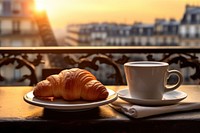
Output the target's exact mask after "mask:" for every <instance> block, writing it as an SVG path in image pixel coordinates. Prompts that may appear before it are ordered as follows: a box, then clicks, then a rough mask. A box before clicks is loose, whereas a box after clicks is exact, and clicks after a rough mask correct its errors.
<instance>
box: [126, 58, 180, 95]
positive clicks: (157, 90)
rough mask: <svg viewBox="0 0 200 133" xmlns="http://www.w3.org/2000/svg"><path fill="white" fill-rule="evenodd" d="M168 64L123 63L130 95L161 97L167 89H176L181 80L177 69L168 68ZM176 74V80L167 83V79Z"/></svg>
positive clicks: (146, 62) (151, 62) (149, 62)
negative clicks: (171, 83) (170, 83)
mask: <svg viewBox="0 0 200 133" xmlns="http://www.w3.org/2000/svg"><path fill="white" fill-rule="evenodd" d="M168 69H169V64H168V63H166V62H156V61H136V62H127V63H125V64H124V71H125V76H126V80H127V85H128V88H129V92H130V95H131V97H133V98H137V99H162V97H163V94H164V93H165V92H167V91H172V90H175V89H177V88H178V87H179V86H180V85H181V84H182V82H183V76H182V74H181V72H180V71H178V70H168ZM172 75H176V76H177V77H178V81H177V82H176V83H175V84H173V85H169V84H168V83H167V80H168V78H169V77H170V76H172Z"/></svg>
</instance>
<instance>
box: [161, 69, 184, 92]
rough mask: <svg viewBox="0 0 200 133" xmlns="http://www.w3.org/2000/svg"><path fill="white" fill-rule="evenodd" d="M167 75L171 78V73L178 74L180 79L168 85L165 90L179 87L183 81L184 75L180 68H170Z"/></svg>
mask: <svg viewBox="0 0 200 133" xmlns="http://www.w3.org/2000/svg"><path fill="white" fill-rule="evenodd" d="M167 74H168V75H167V77H168V78H169V77H170V76H171V75H176V76H177V77H178V81H177V83H176V84H173V85H166V86H165V92H167V91H172V90H175V89H177V88H178V87H179V86H180V85H181V84H182V83H183V75H182V74H181V73H180V72H179V71H178V70H168V73H167Z"/></svg>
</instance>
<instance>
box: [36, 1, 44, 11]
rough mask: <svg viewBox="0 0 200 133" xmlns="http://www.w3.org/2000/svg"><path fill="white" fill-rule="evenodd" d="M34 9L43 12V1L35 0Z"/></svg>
mask: <svg viewBox="0 0 200 133" xmlns="http://www.w3.org/2000/svg"><path fill="white" fill-rule="evenodd" d="M35 7H36V10H37V11H44V10H45V4H44V3H43V0H35Z"/></svg>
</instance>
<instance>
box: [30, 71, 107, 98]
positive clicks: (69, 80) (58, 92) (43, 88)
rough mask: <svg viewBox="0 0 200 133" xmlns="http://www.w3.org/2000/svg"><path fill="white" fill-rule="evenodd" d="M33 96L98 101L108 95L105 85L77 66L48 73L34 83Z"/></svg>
mask: <svg viewBox="0 0 200 133" xmlns="http://www.w3.org/2000/svg"><path fill="white" fill-rule="evenodd" d="M33 95H34V96H35V97H54V98H63V99H64V100H70V101H72V100H81V99H82V100H89V101H98V100H103V99H106V98H107V97H108V91H107V89H106V88H105V86H104V85H103V84H102V83H101V82H100V81H98V80H97V79H96V77H95V76H94V75H93V74H91V73H90V72H89V71H87V70H84V69H79V68H72V69H66V70H63V71H61V72H60V73H59V74H55V75H50V76H49V77H47V78H46V80H42V81H40V82H38V83H37V84H36V86H35V87H34V90H33Z"/></svg>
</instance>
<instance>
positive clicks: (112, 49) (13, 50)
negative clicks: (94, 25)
mask: <svg viewBox="0 0 200 133" xmlns="http://www.w3.org/2000/svg"><path fill="white" fill-rule="evenodd" d="M0 53H1V54H3V53H7V54H8V53H9V54H21V53H55V54H61V53H89V54H94V53H96V54H98V53H143V54H144V53H200V47H199V46H198V47H188V46H98V47H96V46H95V47H94V46H78V47H71V46H64V47H63V46H55V47H0Z"/></svg>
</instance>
